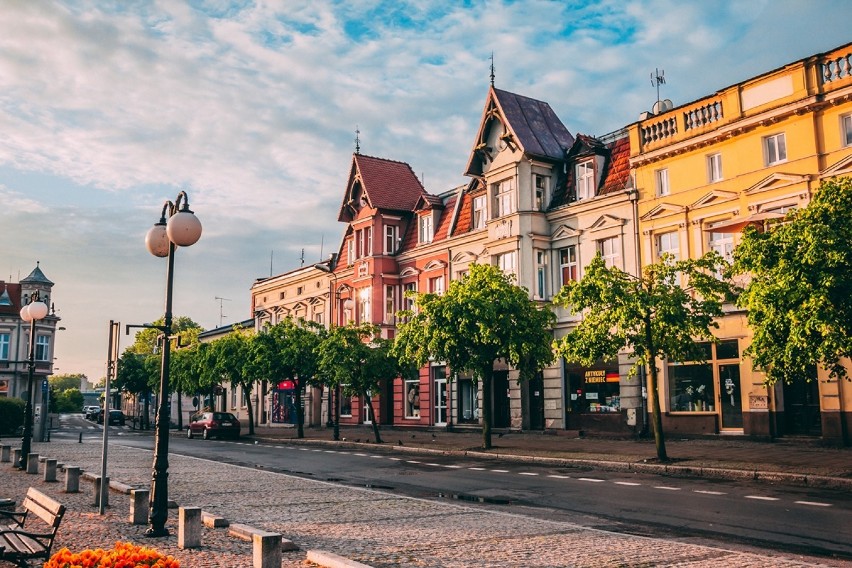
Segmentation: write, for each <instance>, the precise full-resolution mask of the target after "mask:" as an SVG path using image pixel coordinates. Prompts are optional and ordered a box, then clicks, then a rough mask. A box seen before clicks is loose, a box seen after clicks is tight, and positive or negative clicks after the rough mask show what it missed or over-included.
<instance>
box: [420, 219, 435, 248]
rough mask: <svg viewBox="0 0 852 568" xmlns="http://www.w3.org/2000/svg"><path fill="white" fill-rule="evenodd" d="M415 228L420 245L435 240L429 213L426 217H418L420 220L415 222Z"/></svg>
mask: <svg viewBox="0 0 852 568" xmlns="http://www.w3.org/2000/svg"><path fill="white" fill-rule="evenodd" d="M417 228H418V231H417V235H418V237H419V242H420V243H421V244H425V243H431V242H432V239H433V238H435V233H434V226H433V221H432V214H431V213H429V214H428V215H421V216H420V218H419V219H418V220H417Z"/></svg>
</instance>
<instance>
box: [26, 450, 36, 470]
mask: <svg viewBox="0 0 852 568" xmlns="http://www.w3.org/2000/svg"><path fill="white" fill-rule="evenodd" d="M27 473H38V454H29V455H28V456H27Z"/></svg>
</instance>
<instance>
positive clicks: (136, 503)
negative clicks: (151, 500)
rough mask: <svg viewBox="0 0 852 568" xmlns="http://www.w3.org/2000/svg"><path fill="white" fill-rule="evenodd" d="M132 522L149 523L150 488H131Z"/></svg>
mask: <svg viewBox="0 0 852 568" xmlns="http://www.w3.org/2000/svg"><path fill="white" fill-rule="evenodd" d="M130 522H131V523H133V524H134V525H145V524H148V490H147V489H131V490H130Z"/></svg>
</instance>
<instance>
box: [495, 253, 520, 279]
mask: <svg viewBox="0 0 852 568" xmlns="http://www.w3.org/2000/svg"><path fill="white" fill-rule="evenodd" d="M517 266H518V252H517V251H514V250H513V251H510V252H504V253H503V254H498V255H497V267H498V268H499V269H500V270H501V271H502V272H503V274H516V269H517Z"/></svg>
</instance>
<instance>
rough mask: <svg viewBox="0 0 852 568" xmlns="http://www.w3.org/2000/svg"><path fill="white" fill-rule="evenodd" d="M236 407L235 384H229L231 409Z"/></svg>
mask: <svg viewBox="0 0 852 568" xmlns="http://www.w3.org/2000/svg"><path fill="white" fill-rule="evenodd" d="M236 409H237V385H231V410H236Z"/></svg>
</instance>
